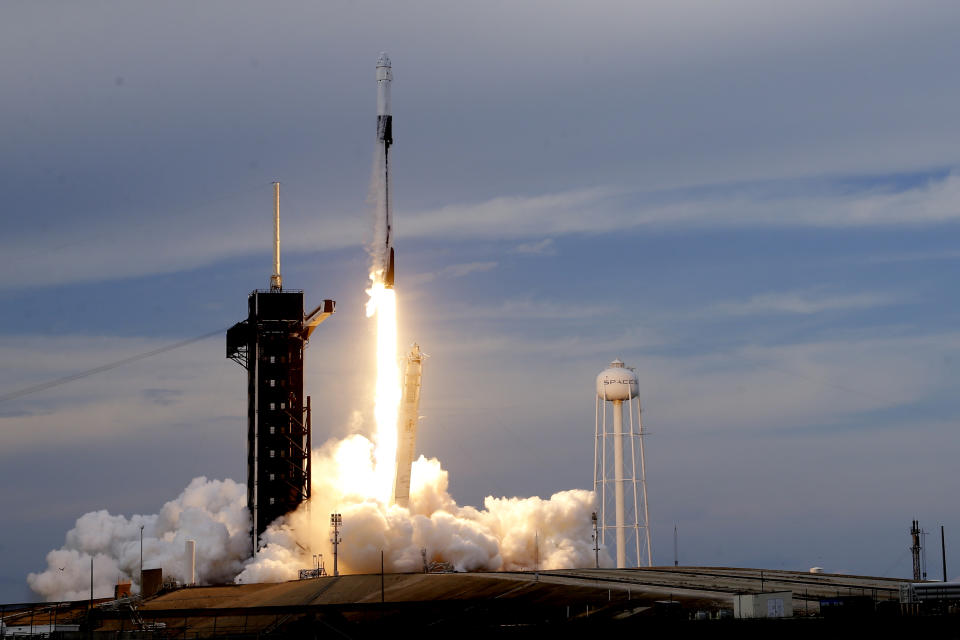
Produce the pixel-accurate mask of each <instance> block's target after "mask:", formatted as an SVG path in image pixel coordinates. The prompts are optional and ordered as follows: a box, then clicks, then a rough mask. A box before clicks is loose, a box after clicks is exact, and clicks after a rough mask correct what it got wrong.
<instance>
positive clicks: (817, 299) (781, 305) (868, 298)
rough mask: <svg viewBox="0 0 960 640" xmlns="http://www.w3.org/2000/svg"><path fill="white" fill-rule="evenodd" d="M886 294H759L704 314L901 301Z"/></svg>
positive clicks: (809, 310) (801, 311) (806, 311)
mask: <svg viewBox="0 0 960 640" xmlns="http://www.w3.org/2000/svg"><path fill="white" fill-rule="evenodd" d="M900 301H901V299H900V298H898V297H896V296H892V295H889V294H879V293H853V294H846V295H841V294H834V295H831V294H824V293H822V292H819V291H787V292H770V293H761V294H757V295H754V296H751V297H750V298H748V299H747V300H743V301H739V302H735V301H730V302H721V303H718V304H715V305H713V306H711V307H709V308H708V310H707V312H706V313H709V314H722V315H730V316H751V315H760V314H797V315H813V314H816V313H821V312H824V311H849V310H857V309H872V308H875V307H884V306H888V305H891V304H896V303H897V302H900Z"/></svg>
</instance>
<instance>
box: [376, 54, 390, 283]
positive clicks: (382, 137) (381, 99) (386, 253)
mask: <svg viewBox="0 0 960 640" xmlns="http://www.w3.org/2000/svg"><path fill="white" fill-rule="evenodd" d="M392 81H393V71H392V70H391V67H390V57H389V56H387V54H386V53H381V54H380V57H379V58H377V143H378V144H380V145H382V146H383V185H384V186H383V190H384V191H383V192H384V197H383V199H384V202H383V215H384V222H385V230H386V234H385V236H386V237H385V244H384V248H383V257H384V259H385V261H386V264H385V265H384V275H383V282H384V286H386V288H388V289H393V276H394V268H393V265H394V263H393V213H392V212H391V210H390V206H391V205H390V145H392V144H393V115H392V113H391V109H390V83H391V82H392Z"/></svg>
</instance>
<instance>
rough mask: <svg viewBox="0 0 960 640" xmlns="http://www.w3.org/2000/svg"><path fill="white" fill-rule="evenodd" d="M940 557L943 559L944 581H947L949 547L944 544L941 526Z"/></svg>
mask: <svg viewBox="0 0 960 640" xmlns="http://www.w3.org/2000/svg"><path fill="white" fill-rule="evenodd" d="M940 555H941V556H942V558H943V581H944V582H946V581H947V545H946V543H945V542H944V536H943V525H940Z"/></svg>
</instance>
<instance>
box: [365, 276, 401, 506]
mask: <svg viewBox="0 0 960 640" xmlns="http://www.w3.org/2000/svg"><path fill="white" fill-rule="evenodd" d="M370 278H371V280H373V284H372V285H371V286H370V288H369V289H367V294H368V295H369V296H370V299H369V300H368V301H367V317H372V316H376V319H377V356H376V359H377V361H376V366H377V382H376V392H375V397H374V409H373V415H374V418H375V420H376V423H377V430H376V435H375V441H376V451H375V453H374V460H375V462H376V467H375V483H376V487H375V489H374V494H373V497H376V498H377V499H378V500H381V501H383V502H388V501H389V500H390V497H391V494H392V492H393V478H394V474H395V465H396V456H397V418H398V411H399V408H400V367H399V365H398V363H397V295H396V292H395V291H394V290H393V289H388V288H387V287H386V285H385V284H384V282H383V281H379V282H378V281H377V279H376V274H370Z"/></svg>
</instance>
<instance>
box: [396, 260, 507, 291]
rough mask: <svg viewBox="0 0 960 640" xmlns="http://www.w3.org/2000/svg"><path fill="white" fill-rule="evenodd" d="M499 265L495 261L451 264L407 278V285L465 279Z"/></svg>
mask: <svg viewBox="0 0 960 640" xmlns="http://www.w3.org/2000/svg"><path fill="white" fill-rule="evenodd" d="M498 264H499V263H497V262H495V261H487V262H462V263H459V264H450V265H447V266H445V267H442V268H440V269H438V270H436V271H431V272H428V273H416V274H414V275H412V276H410V277H409V278H407V284H409V285H420V284H426V283H428V282H433V281H434V280H451V279H454V278H463V277H464V276H468V275H470V274H471V273H483V272H485V271H492V270H494V269H496V268H497V265H498Z"/></svg>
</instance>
